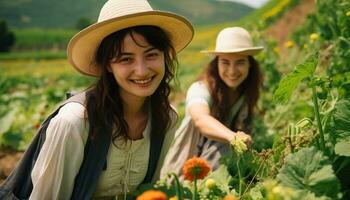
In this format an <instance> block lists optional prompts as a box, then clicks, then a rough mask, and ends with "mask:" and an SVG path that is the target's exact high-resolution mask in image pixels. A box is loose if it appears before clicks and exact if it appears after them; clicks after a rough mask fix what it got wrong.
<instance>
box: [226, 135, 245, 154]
mask: <svg viewBox="0 0 350 200" xmlns="http://www.w3.org/2000/svg"><path fill="white" fill-rule="evenodd" d="M245 142H246V140H245V139H244V138H241V137H237V136H236V135H235V136H234V137H233V139H232V140H231V142H230V143H231V147H232V148H233V150H234V151H235V152H236V153H238V154H242V153H244V152H245V151H247V150H248V147H247V145H246V144H245Z"/></svg>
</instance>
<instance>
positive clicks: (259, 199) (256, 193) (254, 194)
mask: <svg viewBox="0 0 350 200" xmlns="http://www.w3.org/2000/svg"><path fill="white" fill-rule="evenodd" d="M262 189H263V186H262V185H261V184H259V183H258V184H256V185H255V187H253V188H252V189H251V190H250V191H249V195H250V197H251V198H252V200H264V196H263V195H262V193H261V190H262Z"/></svg>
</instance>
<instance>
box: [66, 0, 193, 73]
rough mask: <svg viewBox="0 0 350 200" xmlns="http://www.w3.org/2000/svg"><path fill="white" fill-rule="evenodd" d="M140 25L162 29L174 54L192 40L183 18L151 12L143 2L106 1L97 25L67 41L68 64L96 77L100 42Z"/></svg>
mask: <svg viewBox="0 0 350 200" xmlns="http://www.w3.org/2000/svg"><path fill="white" fill-rule="evenodd" d="M142 25H153V26H157V27H160V28H161V29H163V30H164V31H165V32H166V33H168V34H169V36H170V40H171V42H172V45H173V47H174V48H175V51H176V52H179V51H181V50H182V49H183V48H185V47H186V46H187V45H188V44H189V43H190V41H191V40H192V38H193V32H194V31H193V27H192V25H191V23H190V22H189V21H188V20H187V19H185V18H184V17H182V16H179V15H177V14H174V13H170V12H163V11H158V10H153V9H152V7H151V6H150V4H149V3H148V2H147V1H146V0H108V1H107V2H106V3H105V4H104V6H103V7H102V9H101V11H100V15H99V18H98V20H97V22H96V23H95V24H93V25H91V26H89V27H87V28H85V29H83V30H82V31H80V32H79V33H77V34H76V35H75V36H74V37H73V38H72V39H71V40H70V42H69V44H68V47H67V57H68V61H69V62H70V63H71V64H72V65H73V66H74V67H75V68H76V69H77V70H78V71H79V72H81V73H82V74H85V75H90V76H99V74H100V68H99V67H98V66H97V64H96V63H95V56H96V51H97V49H98V47H99V45H100V44H101V42H102V40H103V39H104V38H105V37H106V36H108V35H110V34H111V33H114V32H116V31H119V30H122V29H125V28H129V27H133V26H142Z"/></svg>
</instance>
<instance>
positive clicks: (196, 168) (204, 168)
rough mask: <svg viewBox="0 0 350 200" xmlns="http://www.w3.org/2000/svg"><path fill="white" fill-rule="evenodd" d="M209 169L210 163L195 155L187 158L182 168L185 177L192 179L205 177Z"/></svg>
mask: <svg viewBox="0 0 350 200" xmlns="http://www.w3.org/2000/svg"><path fill="white" fill-rule="evenodd" d="M209 171H210V166H209V165H208V163H207V161H205V160H203V159H201V158H198V157H195V156H193V158H191V159H189V160H187V161H186V163H185V164H184V166H183V168H182V173H183V175H184V178H185V179H186V180H190V181H193V180H195V179H203V178H205V177H206V176H207V175H208V173H209Z"/></svg>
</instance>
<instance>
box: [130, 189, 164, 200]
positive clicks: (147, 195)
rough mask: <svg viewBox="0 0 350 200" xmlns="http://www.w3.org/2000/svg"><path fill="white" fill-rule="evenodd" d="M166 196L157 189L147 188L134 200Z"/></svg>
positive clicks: (158, 199)
mask: <svg viewBox="0 0 350 200" xmlns="http://www.w3.org/2000/svg"><path fill="white" fill-rule="evenodd" d="M166 199H167V196H166V195H165V194H164V193H163V192H161V191H158V190H148V191H146V192H144V193H142V194H141V195H140V196H138V197H137V199H136V200H166Z"/></svg>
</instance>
